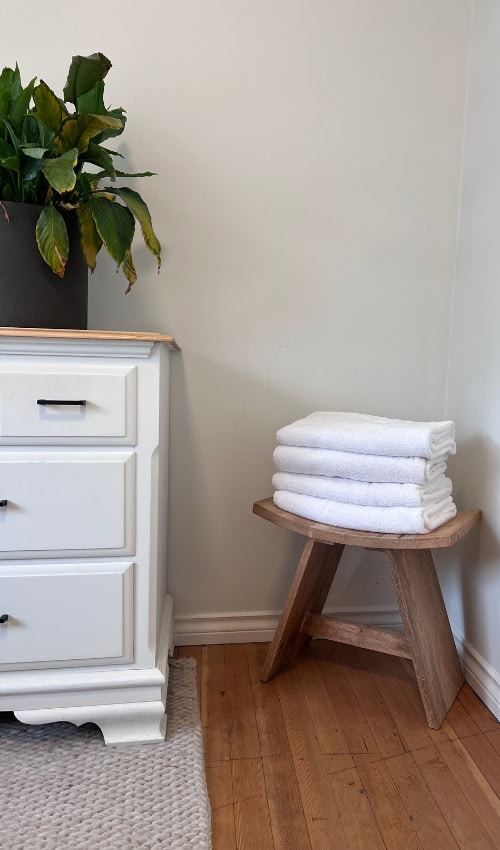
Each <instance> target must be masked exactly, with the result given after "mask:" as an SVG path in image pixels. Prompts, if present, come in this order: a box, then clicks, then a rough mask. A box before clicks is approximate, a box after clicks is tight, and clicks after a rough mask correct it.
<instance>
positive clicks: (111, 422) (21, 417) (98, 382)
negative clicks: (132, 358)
mask: <svg viewBox="0 0 500 850" xmlns="http://www.w3.org/2000/svg"><path fill="white" fill-rule="evenodd" d="M52 369H54V367H52ZM56 402H62V403H60V404H57V403H56ZM68 402H69V403H68ZM73 402H76V403H73ZM78 402H82V403H81V404H80V403H78ZM135 426H136V368H135V366H133V367H123V366H120V367H115V368H114V369H112V368H111V367H106V366H95V367H90V366H87V367H85V368H78V367H77V366H71V367H68V368H67V369H65V368H64V366H58V367H57V368H56V369H55V370H54V371H51V370H50V368H47V367H40V366H38V367H35V366H31V367H29V371H25V370H24V371H23V370H21V369H18V370H16V369H14V368H12V370H11V369H9V368H8V367H7V366H6V367H4V369H3V370H0V440H1V441H2V442H3V443H6V442H9V441H12V439H14V438H15V439H16V440H18V441H24V442H27V441H30V440H33V441H34V442H43V441H44V440H45V441H46V440H48V441H50V440H53V439H54V438H58V439H61V438H66V440H69V441H71V440H76V441H77V442H79V443H84V442H86V441H89V442H96V441H98V439H105V440H107V441H109V440H112V441H114V442H119V443H124V444H127V445H134V444H135V440H136V437H135V431H136V427H135Z"/></svg>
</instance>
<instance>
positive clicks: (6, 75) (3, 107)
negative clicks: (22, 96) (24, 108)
mask: <svg viewBox="0 0 500 850" xmlns="http://www.w3.org/2000/svg"><path fill="white" fill-rule="evenodd" d="M13 76H14V71H13V70H12V68H4V69H3V71H2V73H1V74H0V112H3V113H5V114H6V113H8V111H9V107H10V104H11V101H12V78H13Z"/></svg>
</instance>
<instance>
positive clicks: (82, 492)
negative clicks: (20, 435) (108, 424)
mask: <svg viewBox="0 0 500 850" xmlns="http://www.w3.org/2000/svg"><path fill="white" fill-rule="evenodd" d="M0 505H1V506H0V549H1V550H2V552H3V553H8V554H9V555H10V556H13V555H15V556H16V557H21V558H24V557H33V556H35V555H36V556H40V557H43V556H46V555H47V554H48V553H54V554H57V553H58V552H63V553H64V554H66V555H68V554H72V555H82V554H85V555H89V554H106V555H122V554H132V553H133V552H134V550H135V453H134V452H133V451H121V450H114V451H113V450H108V451H106V450H101V451H92V450H87V451H85V450H82V451H57V450H52V449H50V448H47V449H45V450H44V451H35V450H31V449H26V450H24V451H13V450H11V449H5V448H4V449H2V450H0Z"/></svg>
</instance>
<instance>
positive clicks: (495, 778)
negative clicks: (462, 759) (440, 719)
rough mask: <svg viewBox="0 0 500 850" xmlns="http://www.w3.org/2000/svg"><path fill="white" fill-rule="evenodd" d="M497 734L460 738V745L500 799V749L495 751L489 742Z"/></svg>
mask: <svg viewBox="0 0 500 850" xmlns="http://www.w3.org/2000/svg"><path fill="white" fill-rule="evenodd" d="M497 734H498V733H497V732H493V733H491V732H490V733H488V732H487V733H486V734H485V735H482V734H481V735H471V736H470V737H469V738H462V744H463V745H464V747H465V748H466V750H467V752H468V753H469V755H471V756H472V758H473V759H474V761H475V763H476V764H477V766H478V767H479V769H480V770H481V772H482V773H483V774H484V776H485V777H486V779H487V780H488V782H489V784H490V785H491V787H492V788H493V790H494V792H495V794H496V795H497V796H498V797H500V757H499V752H500V749H496V747H495V746H494V745H493V744H492V742H491V736H492V735H497ZM497 740H500V739H497Z"/></svg>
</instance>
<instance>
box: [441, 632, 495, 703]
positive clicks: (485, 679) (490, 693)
mask: <svg viewBox="0 0 500 850" xmlns="http://www.w3.org/2000/svg"><path fill="white" fill-rule="evenodd" d="M452 631H453V636H454V638H455V643H456V645H457V650H458V654H459V656H460V658H461V661H462V667H463V670H464V676H465V680H466V682H468V684H469V685H470V686H471V688H472V690H473V691H475V692H476V694H477V695H478V696H479V698H480V699H482V701H483V702H484V704H485V705H486V706H488V708H489V710H490V711H491V713H492V714H494V715H495V717H496V718H497V720H500V673H499V672H498V670H495V669H494V668H493V667H492V666H491V664H489V663H488V662H487V661H486V659H485V658H483V656H482V655H481V653H480V652H478V651H477V649H474V647H473V646H471V644H470V643H469V642H468V640H466V639H465V637H464V636H463V634H462V633H461V632H460V631H459V630H458V629H457V628H456V627H455V626H453V625H452Z"/></svg>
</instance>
